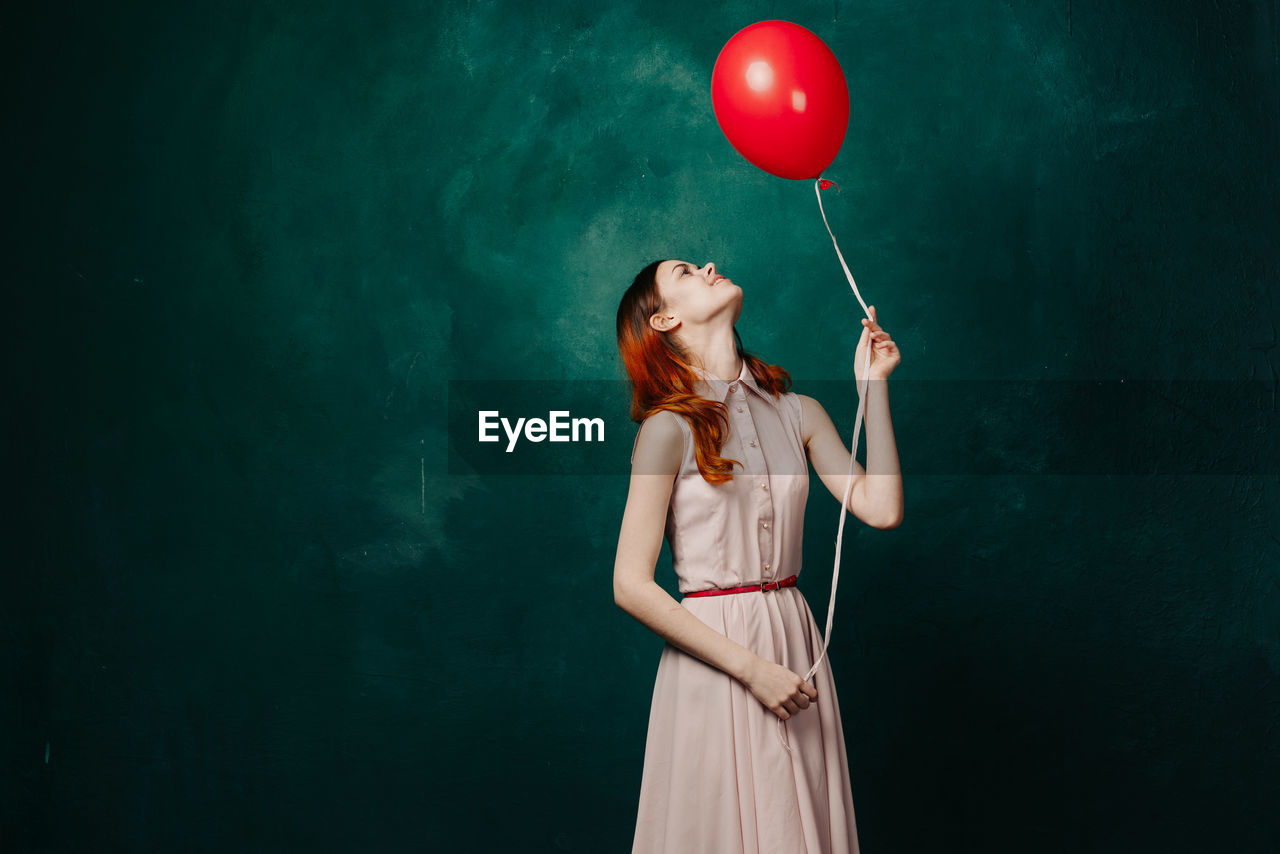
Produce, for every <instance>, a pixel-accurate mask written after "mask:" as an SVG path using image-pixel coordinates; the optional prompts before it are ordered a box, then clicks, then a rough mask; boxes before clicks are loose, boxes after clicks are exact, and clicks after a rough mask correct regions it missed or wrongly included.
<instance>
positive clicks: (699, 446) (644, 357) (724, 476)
mask: <svg viewBox="0 0 1280 854" xmlns="http://www.w3.org/2000/svg"><path fill="white" fill-rule="evenodd" d="M662 260H663V259H659V260H657V261H654V262H652V263H650V264H648V265H647V266H646V267H645V268H644V269H643V270H641V271H640V272H639V274H638V275H637V276H636V278H635V281H634V282H632V283H631V287H629V288H627V291H626V293H624V294H623V295H622V302H621V304H619V306H618V352H619V353H621V355H622V364H623V365H624V366H625V367H626V370H627V376H628V377H630V378H631V420H632V421H635V422H637V423H641V422H643V421H644V420H645V419H646V418H648V417H649V416H650V415H652V414H653V413H655V412H657V411H658V410H660V409H670V410H671V411H672V412H674V413H675V414H676V415H679V416H681V417H683V418H684V419H685V420H686V421H688V422H689V426H690V427H691V428H692V430H693V440H694V455H695V457H696V459H697V462H698V471H699V472H701V474H702V477H703V479H704V480H706V481H707V482H708V483H724V482H726V481H729V480H732V479H733V465H734V463H738V464H739V465H741V462H740V461H739V460H735V459H731V458H728V457H722V456H720V449H721V448H722V447H723V446H724V440H725V437H726V436H727V435H728V432H729V419H728V407H727V406H725V404H724V403H722V402H721V401H718V400H708V399H707V398H705V397H702V396H701V395H700V394H698V393H697V392H696V391H695V390H694V389H695V383H697V382H698V376H697V374H695V373H694V372H693V370H692V369H691V368H690V365H691V364H692V363H693V357H692V355H691V354H690V353H689V352H688V351H687V350H686V349H685V348H684V347H682V346H681V345H680V342H679V341H677V340H676V339H675V338H674V337H673V336H672V335H670V334H668V333H665V332H659V331H658V330H656V329H654V328H653V327H652V326H650V325H649V318H650V317H651V316H653V315H654V314H657V313H658V312H660V311H662V310H663V304H662V294H661V293H660V292H659V290H658V265H659V264H661V263H662ZM733 340H734V344H735V349H736V350H737V351H738V355H739V356H740V357H742V359H743V361H744V362H745V363H746V365H747V369H748V370H749V371H751V374H752V376H754V377H755V378H756V382H758V383H759V384H760V387H761V388H763V389H765V390H767V391H769V392H770V393H771V394H773V396H774V397H777V396H778V395H779V394H782V393H783V392H785V391H787V390H789V389H790V388H791V375H790V374H788V373H787V372H786V370H784V369H783V368H780V367H778V366H777V365H770V364H768V363H766V362H764V361H763V360H761V359H758V358H756V357H755V356H753V355H752V354H751V353H748V352H747V351H746V350H745V349H743V346H742V338H741V337H739V335H738V328H737V327H736V326H735V327H734V329H733Z"/></svg>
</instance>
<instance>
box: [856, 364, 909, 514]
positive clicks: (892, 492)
mask: <svg viewBox="0 0 1280 854" xmlns="http://www.w3.org/2000/svg"><path fill="white" fill-rule="evenodd" d="M866 431H867V468H866V471H867V475H868V476H867V477H865V478H863V479H862V485H863V486H862V488H863V495H864V499H865V501H864V505H865V506H870V507H875V508H876V510H877V515H878V516H880V517H881V518H883V519H884V520H885V526H886V527H893V526H895V525H897V524H898V523H899V522H901V521H902V511H903V497H902V466H901V464H900V463H899V461H898V443H897V440H896V439H895V438H894V435H893V418H892V417H891V415H890V413H889V381H888V380H887V379H875V378H872V379H871V380H869V381H868V382H867V402H866Z"/></svg>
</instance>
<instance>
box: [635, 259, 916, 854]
mask: <svg viewBox="0 0 1280 854" xmlns="http://www.w3.org/2000/svg"><path fill="white" fill-rule="evenodd" d="M742 296H743V295H742V289H741V288H740V287H738V286H737V285H736V284H734V283H733V282H732V281H731V280H730V279H728V278H726V277H724V276H722V275H720V274H719V273H718V272H717V270H716V267H715V265H714V264H707V265H705V266H703V267H697V266H695V265H693V264H691V263H688V262H685V261H676V260H664V261H655V262H654V263H652V264H649V265H648V266H647V267H645V268H644V269H643V270H641V271H640V274H639V275H638V276H636V279H635V281H634V282H633V283H632V285H631V287H630V288H629V289H628V290H627V292H626V293H625V294H624V295H623V297H622V303H621V305H620V306H619V307H618V348H619V350H620V352H621V355H622V358H623V362H624V364H625V365H626V370H627V373H628V375H629V376H630V378H631V384H632V401H631V417H632V419H633V420H635V421H638V422H641V424H640V429H639V431H638V432H637V435H636V440H635V443H634V446H633V451H632V457H631V466H632V472H631V483H630V488H629V492H628V495H627V504H626V509H625V510H624V512H623V517H622V528H621V532H620V534H619V536H618V552H617V559H616V562H615V564H614V575H613V594H614V601H615V602H616V603H617V604H618V605H619V606H620V607H621V608H623V609H624V610H625V611H627V613H629V614H631V615H632V616H633V617H635V618H636V619H637V620H639V621H640V622H642V623H644V624H645V625H646V626H648V627H649V628H651V629H652V630H653V631H654V632H656V633H657V634H658V635H659V636H661V637H662V638H664V639H665V640H666V641H667V643H666V645H665V646H664V647H663V651H662V655H661V658H660V659H659V663H658V673H657V677H656V680H655V683H654V691H653V703H652V706H651V708H650V713H649V731H648V740H647V743H646V746H645V755H644V770H643V775H642V778H641V785H640V804H639V811H638V814H637V818H636V828H635V835H634V839H633V848H632V850H633V854H642V852H643V854H648V853H649V852H666V854H687V852H708V854H722V852H728V851H733V852H739V851H741V852H770V854H774V852H782V854H786V852H808V854H818V852H825V854H837V852H841V853H843V852H851V854H854V853H856V852H857V851H858V840H857V829H856V826H855V823H854V813H853V798H852V794H851V788H850V783H849V768H848V760H847V757H846V753H845V742H844V734H843V730H842V728H841V722H840V709H839V704H838V702H837V699H836V693H835V685H834V682H833V680H832V677H831V669H830V666H829V664H828V662H827V660H826V659H824V660H823V661H822V662H821V663H820V666H819V668H818V670H817V671H816V672H815V674H814V677H813V681H814V683H815V684H810V683H809V682H806V681H805V680H804V679H803V678H802V677H801V676H800V675H799V674H800V673H805V672H807V671H808V670H809V669H810V668H811V667H812V666H813V662H814V661H815V660H817V656H818V655H819V654H820V653H821V652H822V633H821V632H820V631H819V629H818V625H817V622H816V621H815V620H814V617H813V613H812V612H811V611H810V610H809V605H808V603H807V602H806V600H805V598H804V596H803V595H801V593H800V591H799V590H798V589H797V588H796V587H795V586H794V584H795V576H796V575H797V574H798V573H799V571H800V557H801V533H802V531H803V527H804V507H805V501H806V498H807V497H808V492H809V464H810V463H812V464H813V467H814V470H815V471H817V472H818V474H819V477H820V478H821V479H822V482H823V483H824V484H825V485H826V487H827V489H828V490H829V491H830V492H831V494H832V495H834V496H835V498H836V501H837V502H839V501H840V500H841V499H842V498H843V497H844V494H845V483H846V478H847V476H848V471H849V462H850V460H849V456H850V452H849V449H848V447H847V446H846V445H845V444H844V440H843V439H842V438H841V437H840V434H839V433H838V432H837V430H836V427H835V425H834V424H833V423H832V421H831V418H830V417H829V416H828V415H827V413H826V411H825V410H824V409H823V408H822V406H821V405H820V404H819V403H818V402H817V401H816V400H814V399H813V398H811V397H807V396H805V395H800V394H795V393H793V392H790V391H788V389H789V388H790V385H791V378H790V376H789V375H788V374H787V372H786V371H785V370H783V369H782V368H780V367H778V366H776V365H769V364H766V363H765V362H763V361H761V360H760V359H758V358H756V357H755V356H753V355H751V354H750V353H747V352H746V351H745V350H743V348H742V344H741V341H740V339H739V338H738V335H737V331H736V330H735V329H734V323H735V322H736V321H737V319H738V316H739V315H740V314H741V313H742ZM870 314H871V318H870V319H867V318H864V319H863V321H862V322H863V330H862V337H861V339H860V340H859V342H858V348H857V353H856V354H855V358H854V365H855V368H854V369H855V372H858V371H861V370H862V366H863V363H864V360H865V359H866V348H867V347H868V346H869V347H871V349H872V358H871V364H870V374H869V378H870V379H871V380H873V382H870V383H869V388H868V391H867V396H868V400H867V407H866V413H867V460H868V464H869V466H870V467H871V468H872V470H873V472H875V474H876V476H875V477H867V476H866V473H865V471H864V470H863V468H862V467H861V466H860V465H856V463H855V469H854V472H855V474H854V477H855V482H854V485H853V490H852V493H851V496H850V499H849V507H848V509H849V512H851V513H853V514H854V515H855V516H857V517H858V518H859V519H861V520H863V521H864V522H865V523H866V524H868V525H870V526H871V527H873V528H880V529H888V528H893V527H896V526H897V525H898V524H899V523H900V522H901V521H902V512H903V501H902V477H901V474H900V471H899V467H898V458H897V450H896V447H895V445H894V439H893V429H892V424H891V422H890V419H889V403H888V391H887V383H884V382H874V380H878V379H879V380H883V379H886V378H887V377H888V376H889V374H890V372H891V371H892V370H893V369H894V367H896V366H897V364H898V363H899V362H900V361H901V357H900V355H899V352H898V348H897V346H896V345H895V344H894V343H893V341H892V339H890V337H889V335H888V333H887V332H885V331H884V330H883V329H881V328H880V326H879V324H878V323H877V322H876V320H875V307H874V306H872V307H871V310H870ZM856 378H857V379H858V380H859V381H861V374H858V375H857V377H856ZM664 532H665V534H666V537H667V541H668V543H669V545H670V547H671V556H672V564H673V567H674V569H675V572H676V575H677V577H678V579H679V590H680V593H681V594H682V595H683V597H684V598H682V599H681V601H680V602H678V603H677V602H676V601H675V600H674V599H673V598H672V597H671V596H670V595H668V594H667V593H666V592H665V591H664V590H663V589H662V588H661V587H659V586H658V585H657V584H656V583H655V582H654V580H653V576H654V567H655V565H656V564H657V559H658V554H659V552H660V550H661V546H662V537H663V534H664ZM748 585H751V586H750V588H749V589H747V590H740V591H737V592H731V591H733V589H734V588H739V587H746V586H748ZM827 658H829V656H828V657H827ZM777 720H782V721H785V722H786V724H785V726H783V727H782V728H783V729H785V731H786V738H787V743H786V744H783V743H781V742H780V740H779V733H777V732H775V730H776V729H778V728H779V726H780V725H778V724H777V723H776V721H777Z"/></svg>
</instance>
